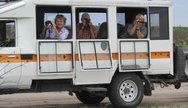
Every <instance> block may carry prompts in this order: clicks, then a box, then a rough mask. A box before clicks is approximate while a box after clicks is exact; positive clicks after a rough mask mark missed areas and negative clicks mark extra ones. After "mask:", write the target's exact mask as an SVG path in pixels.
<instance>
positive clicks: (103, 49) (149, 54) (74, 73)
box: [0, 0, 188, 108]
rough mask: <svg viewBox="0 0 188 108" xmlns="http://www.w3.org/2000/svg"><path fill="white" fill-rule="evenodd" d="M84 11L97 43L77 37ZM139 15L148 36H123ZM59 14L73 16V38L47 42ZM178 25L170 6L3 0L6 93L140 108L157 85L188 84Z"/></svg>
mask: <svg viewBox="0 0 188 108" xmlns="http://www.w3.org/2000/svg"><path fill="white" fill-rule="evenodd" d="M85 12H87V13H88V14H90V17H91V20H92V22H93V25H94V26H95V27H96V29H97V31H98V33H97V39H77V38H76V37H77V36H76V35H77V34H76V25H77V24H78V23H79V22H80V19H81V15H82V14H83V13H85ZM137 13H142V14H143V15H144V17H145V26H146V27H147V37H146V38H144V39H126V38H119V35H120V34H121V32H122V31H123V29H125V28H126V25H127V24H129V23H132V21H133V19H134V17H135V15H136V14H137ZM57 14H63V15H64V16H65V17H66V18H67V21H66V28H67V29H68V30H69V36H68V38H67V39H66V40H58V39H55V40H54V39H43V38H41V32H42V30H43V27H44V23H45V21H47V20H51V21H53V20H54V17H55V16H56V15H57ZM102 25H105V26H102ZM172 26H173V25H172V4H171V1H170V0H4V2H3V1H2V0H1V3H0V93H1V94H4V93H17V92H47V91H69V92H70V94H72V93H75V94H76V96H77V98H78V99H79V100H80V101H82V102H83V103H86V104H95V103H100V102H101V101H102V100H103V99H104V98H105V97H109V99H110V101H111V103H112V104H113V105H114V106H116V107H119V108H123V107H124V108H127V107H135V106H138V105H139V104H140V103H141V101H142V99H143V96H144V95H146V96H148V95H152V90H153V89H154V87H153V83H160V84H161V86H167V85H168V84H174V85H175V88H179V87H180V86H181V82H183V81H185V82H186V81H188V77H187V74H186V71H185V66H186V65H185V63H186V57H185V54H184V52H183V51H182V49H181V48H179V47H177V46H176V45H174V44H173V28H172ZM186 70H187V67H186Z"/></svg>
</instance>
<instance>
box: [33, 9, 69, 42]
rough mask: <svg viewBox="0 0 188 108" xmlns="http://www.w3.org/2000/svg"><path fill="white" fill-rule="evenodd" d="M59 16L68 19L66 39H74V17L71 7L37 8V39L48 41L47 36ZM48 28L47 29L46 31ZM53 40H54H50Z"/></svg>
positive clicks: (66, 22)
mask: <svg viewBox="0 0 188 108" xmlns="http://www.w3.org/2000/svg"><path fill="white" fill-rule="evenodd" d="M57 15H63V16H64V17H65V19H66V21H65V24H64V27H65V28H66V29H67V30H68V32H69V33H68V36H67V38H66V39H71V38H72V21H71V20H72V15H71V7H69V6H37V7H36V16H37V24H36V25H37V27H36V28H37V39H47V37H46V34H47V33H48V32H50V31H49V29H51V28H52V23H55V18H56V16H57ZM45 27H46V29H45ZM48 39H52V38H48Z"/></svg>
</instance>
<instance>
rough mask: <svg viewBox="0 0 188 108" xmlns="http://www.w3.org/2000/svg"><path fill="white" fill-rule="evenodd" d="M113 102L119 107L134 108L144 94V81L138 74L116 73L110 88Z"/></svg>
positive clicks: (109, 91) (110, 96)
mask: <svg viewBox="0 0 188 108" xmlns="http://www.w3.org/2000/svg"><path fill="white" fill-rule="evenodd" d="M108 96H109V99H110V101H111V103H112V104H113V105H114V106H115V107H117V108H133V107H136V106H137V105H139V104H140V103H141V101H142V99H143V96H144V86H143V81H142V80H141V79H140V77H138V76H137V75H136V74H123V73H122V74H119V75H116V76H115V77H114V78H113V80H112V82H111V84H110V87H109V88H108Z"/></svg>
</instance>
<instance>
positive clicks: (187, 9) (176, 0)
mask: <svg viewBox="0 0 188 108" xmlns="http://www.w3.org/2000/svg"><path fill="white" fill-rule="evenodd" d="M172 5H173V25H174V26H182V27H188V0H172Z"/></svg>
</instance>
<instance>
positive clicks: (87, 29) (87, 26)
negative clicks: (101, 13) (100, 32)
mask: <svg viewBox="0 0 188 108" xmlns="http://www.w3.org/2000/svg"><path fill="white" fill-rule="evenodd" d="M81 21H82V23H79V24H77V28H76V29H77V30H76V31H77V39H96V29H95V27H94V26H93V24H92V22H91V19H90V16H89V14H88V13H83V14H82V18H81Z"/></svg>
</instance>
